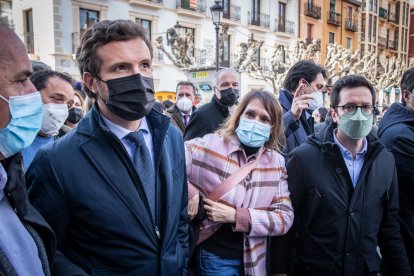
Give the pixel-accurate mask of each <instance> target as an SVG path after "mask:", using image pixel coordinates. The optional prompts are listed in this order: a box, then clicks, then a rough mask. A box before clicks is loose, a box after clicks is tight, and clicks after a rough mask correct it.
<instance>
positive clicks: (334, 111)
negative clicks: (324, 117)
mask: <svg viewBox="0 0 414 276" xmlns="http://www.w3.org/2000/svg"><path fill="white" fill-rule="evenodd" d="M329 112H330V113H331V116H332V120H333V121H334V122H335V123H339V115H338V113H337V112H336V110H335V108H331V109H330V111H329Z"/></svg>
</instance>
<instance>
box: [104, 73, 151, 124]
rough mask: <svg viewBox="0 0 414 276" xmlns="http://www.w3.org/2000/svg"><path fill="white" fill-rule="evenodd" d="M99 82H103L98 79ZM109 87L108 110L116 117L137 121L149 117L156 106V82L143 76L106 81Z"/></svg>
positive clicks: (106, 102)
mask: <svg viewBox="0 0 414 276" xmlns="http://www.w3.org/2000/svg"><path fill="white" fill-rule="evenodd" d="M98 79H99V80H101V79H100V78H99V77H98ZM101 81H103V82H105V83H106V84H107V85H108V90H109V99H108V100H107V101H105V104H106V105H107V106H108V109H109V110H110V111H111V112H112V113H113V114H115V115H116V116H118V117H120V118H122V119H124V120H127V121H135V120H139V119H141V118H142V117H144V116H147V115H148V114H149V113H150V111H151V109H152V107H153V106H154V102H155V100H154V82H153V80H152V79H151V78H147V77H143V76H142V75H141V74H136V75H131V76H127V77H122V78H117V79H111V80H108V81H104V80H101Z"/></svg>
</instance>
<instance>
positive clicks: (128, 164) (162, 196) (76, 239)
mask: <svg viewBox="0 0 414 276" xmlns="http://www.w3.org/2000/svg"><path fill="white" fill-rule="evenodd" d="M147 120H148V123H149V126H150V128H151V129H152V137H153V143H154V158H155V163H156V171H157V172H158V177H157V186H156V189H157V198H158V200H157V210H156V211H157V221H156V222H154V221H153V219H152V216H151V213H150V211H149V206H148V203H147V199H146V195H145V193H144V190H143V186H142V184H141V182H140V180H139V177H138V174H137V172H136V170H135V168H134V166H133V163H132V161H131V159H130V158H129V156H128V153H127V152H126V151H125V148H124V147H123V145H122V143H121V142H120V141H119V140H118V139H117V138H116V137H115V135H114V134H112V133H111V132H110V131H109V129H108V128H107V127H106V126H105V124H104V122H103V121H102V119H101V116H100V115H99V111H98V110H97V108H96V107H94V108H93V109H92V111H91V112H89V113H88V114H87V115H86V117H85V118H84V119H83V120H82V121H81V122H80V124H79V126H78V127H77V129H76V130H74V131H72V132H71V133H69V134H67V135H65V136H64V137H63V138H61V139H59V140H57V141H56V142H55V143H52V144H51V145H50V146H47V147H45V148H44V149H42V150H40V151H39V152H38V154H37V155H36V156H35V159H34V160H33V163H32V166H31V167H30V169H29V170H28V172H27V174H26V177H27V181H28V184H29V185H31V187H30V191H29V196H30V199H31V201H32V203H33V205H34V206H35V207H36V208H37V209H38V210H39V212H40V213H41V214H42V215H43V216H44V217H45V218H46V220H47V221H48V223H49V224H50V225H51V227H52V228H53V230H54V231H55V233H56V236H57V239H58V250H59V253H58V254H57V256H56V261H55V265H54V272H55V273H56V274H58V275H75V274H76V275H83V274H85V272H86V273H87V274H93V275H125V274H129V275H183V274H186V273H187V258H188V222H187V178H186V172H185V157H184V147H183V141H182V138H181V134H180V132H179V131H178V130H177V129H176V128H175V127H173V126H171V125H170V122H169V119H168V118H167V117H166V116H164V115H162V114H159V113H158V112H156V111H154V110H152V111H151V113H150V114H149V116H147ZM156 226H157V227H158V228H159V229H160V232H161V235H160V238H158V237H157V233H156V231H155V228H156Z"/></svg>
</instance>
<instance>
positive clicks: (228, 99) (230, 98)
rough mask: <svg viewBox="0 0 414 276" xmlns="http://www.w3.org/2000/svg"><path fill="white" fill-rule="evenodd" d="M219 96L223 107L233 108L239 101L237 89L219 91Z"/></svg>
mask: <svg viewBox="0 0 414 276" xmlns="http://www.w3.org/2000/svg"><path fill="white" fill-rule="evenodd" d="M220 94H221V98H220V102H221V103H222V104H223V105H225V106H233V105H234V104H235V103H236V102H237V100H238V99H239V89H233V88H231V87H229V88H227V89H224V90H220Z"/></svg>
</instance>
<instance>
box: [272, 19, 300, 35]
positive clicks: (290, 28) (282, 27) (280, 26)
mask: <svg viewBox="0 0 414 276" xmlns="http://www.w3.org/2000/svg"><path fill="white" fill-rule="evenodd" d="M275 32H281V33H287V34H294V33H295V22H294V21H291V20H286V19H285V17H279V18H276V19H275Z"/></svg>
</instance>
